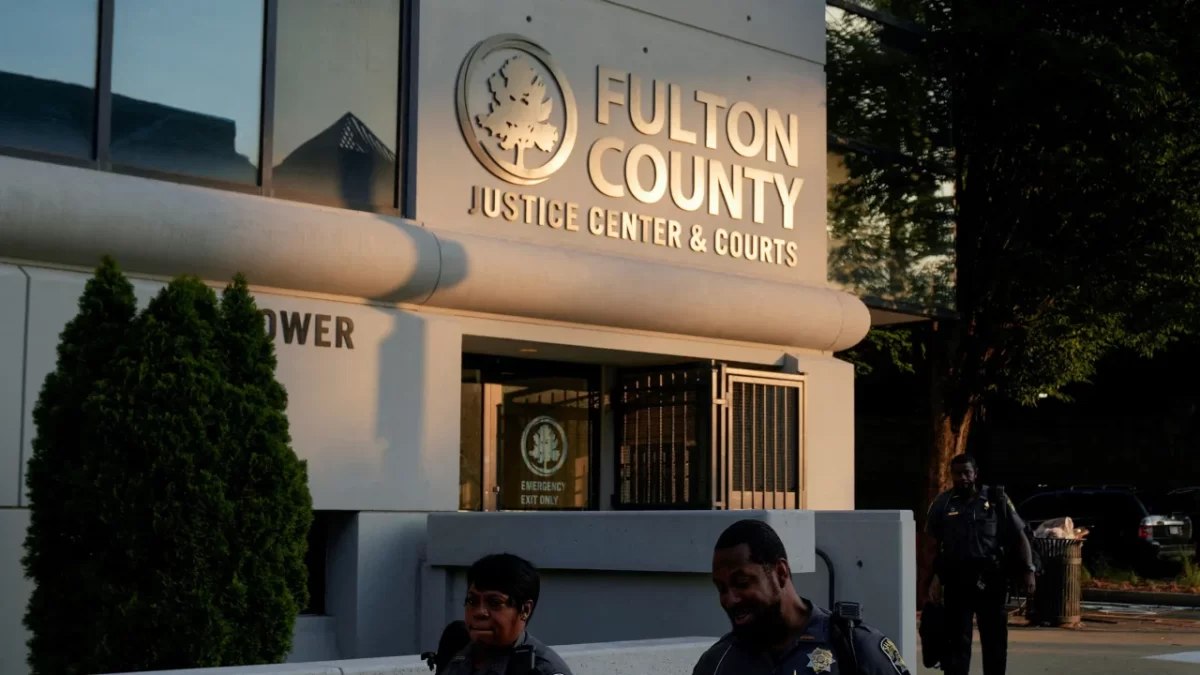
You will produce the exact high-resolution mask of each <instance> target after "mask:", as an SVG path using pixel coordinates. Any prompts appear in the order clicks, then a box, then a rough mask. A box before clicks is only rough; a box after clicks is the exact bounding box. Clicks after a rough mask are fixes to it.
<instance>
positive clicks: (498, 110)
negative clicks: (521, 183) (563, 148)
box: [476, 56, 558, 166]
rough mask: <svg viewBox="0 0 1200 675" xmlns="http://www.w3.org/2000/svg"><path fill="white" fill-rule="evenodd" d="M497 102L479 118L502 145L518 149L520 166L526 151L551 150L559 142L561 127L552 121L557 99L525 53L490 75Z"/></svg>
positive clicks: (506, 147) (510, 148) (489, 85)
mask: <svg viewBox="0 0 1200 675" xmlns="http://www.w3.org/2000/svg"><path fill="white" fill-rule="evenodd" d="M488 88H489V89H490V90H491V92H492V97H493V98H494V99H495V100H494V102H493V103H492V104H491V105H490V106H489V107H488V114H486V115H479V116H478V117H477V118H476V119H477V121H478V122H479V126H481V127H483V128H485V129H487V130H488V131H489V132H491V134H492V135H493V136H496V137H497V138H499V139H500V147H501V148H503V149H505V150H512V149H513V148H516V150H517V162H516V164H517V166H524V151H525V150H526V149H528V148H533V147H536V148H537V149H538V150H541V151H542V152H550V151H551V150H553V149H554V144H555V143H558V128H557V127H555V126H554V125H553V124H551V123H550V122H549V121H548V120H549V119H550V113H551V112H552V111H553V110H554V102H553V101H551V100H550V99H549V98H547V97H546V83H545V82H544V81H543V80H542V76H541V75H539V74H538V72H537V71H536V70H535V69H534V68H533V66H532V65H530V63H529V59H527V58H525V57H523V56H514V57H512V58H511V59H509V60H507V61H505V62H504V65H503V66H501V67H500V70H499V71H498V72H496V73H495V74H493V75H492V76H491V77H490V78H488Z"/></svg>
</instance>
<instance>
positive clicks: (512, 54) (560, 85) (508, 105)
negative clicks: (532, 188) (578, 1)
mask: <svg viewBox="0 0 1200 675" xmlns="http://www.w3.org/2000/svg"><path fill="white" fill-rule="evenodd" d="M457 90H458V95H457V99H458V101H457V108H458V125H459V127H460V128H461V129H462V133H463V138H464V139H465V140H466V141H467V146H468V147H470V148H471V153H472V154H474V155H475V158H476V159H478V160H479V163H480V164H483V166H484V168H486V169H487V170H488V171H491V172H492V174H494V175H495V176H496V177H497V178H500V179H502V180H505V181H508V182H509V183H514V184H517V185H537V184H538V183H541V182H542V181H544V180H546V179H547V178H549V177H550V176H551V175H552V174H553V173H554V172H555V171H558V170H559V169H560V168H562V166H563V164H565V163H566V161H567V157H568V156H570V154H571V149H572V148H573V147H574V146H575V133H576V131H577V128H578V124H579V120H578V114H577V111H576V109H575V95H574V94H573V93H572V92H571V85H570V84H568V83H567V78H566V77H564V76H563V74H562V72H561V71H559V69H558V66H556V65H554V60H553V59H551V58H550V54H548V53H547V52H546V50H544V49H542V48H541V47H540V46H538V45H537V44H535V43H534V42H532V41H530V40H527V39H525V38H523V37H521V36H519V35H497V36H495V37H492V38H488V39H487V40H484V41H483V42H480V43H479V44H477V45H475V47H474V48H473V49H471V51H470V52H468V53H467V57H466V59H464V60H463V64H462V67H461V68H459V71H458V86H457Z"/></svg>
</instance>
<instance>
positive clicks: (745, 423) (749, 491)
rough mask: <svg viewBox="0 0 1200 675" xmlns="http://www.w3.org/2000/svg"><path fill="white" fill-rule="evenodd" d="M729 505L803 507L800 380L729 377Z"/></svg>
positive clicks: (738, 506)
mask: <svg viewBox="0 0 1200 675" xmlns="http://www.w3.org/2000/svg"><path fill="white" fill-rule="evenodd" d="M728 391H729V394H730V396H729V402H728V403H729V406H730V409H729V448H728V453H729V474H730V484H729V492H730V504H729V508H768V509H778V508H800V507H801V506H802V504H801V501H802V500H801V498H800V490H801V486H800V470H801V468H800V462H801V460H802V456H801V447H800V445H801V444H800V436H801V432H802V429H801V419H800V417H801V415H802V406H801V399H800V397H801V388H800V385H799V383H791V382H789V383H786V384H784V383H781V384H766V383H763V382H759V381H755V380H754V379H753V378H746V379H739V378H736V377H731V378H730V382H729V389H728Z"/></svg>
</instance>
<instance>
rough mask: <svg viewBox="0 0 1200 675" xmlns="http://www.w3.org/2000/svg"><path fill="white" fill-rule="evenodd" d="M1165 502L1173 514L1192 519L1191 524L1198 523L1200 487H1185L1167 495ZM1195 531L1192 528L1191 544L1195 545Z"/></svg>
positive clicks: (1199, 517)
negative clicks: (1180, 514) (1176, 513)
mask: <svg viewBox="0 0 1200 675" xmlns="http://www.w3.org/2000/svg"><path fill="white" fill-rule="evenodd" d="M1166 499H1167V501H1168V502H1169V504H1170V508H1171V510H1172V511H1174V512H1178V513H1182V514H1184V515H1185V516H1187V517H1188V518H1191V519H1192V523H1193V524H1194V523H1196V522H1197V521H1200V487H1185V488H1180V489H1178V490H1172V491H1171V492H1169V493H1167V496H1166ZM1196 529H1197V528H1195V527H1193V528H1192V543H1196V534H1197V532H1196Z"/></svg>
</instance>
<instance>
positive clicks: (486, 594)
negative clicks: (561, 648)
mask: <svg viewBox="0 0 1200 675" xmlns="http://www.w3.org/2000/svg"><path fill="white" fill-rule="evenodd" d="M540 589H541V579H540V578H539V577H538V573H537V569H536V568H534V566H533V565H532V564H531V563H529V562H528V561H526V560H524V559H522V558H519V557H517V556H515V555H512V554H509V553H499V554H495V555H489V556H485V557H483V558H480V559H479V560H477V561H476V562H475V564H474V565H471V568H470V569H469V570H467V598H466V614H465V619H466V624H467V632H468V633H469V634H470V636H471V644H469V645H467V647H466V648H465V649H463V650H462V651H461V652H459V653H458V654H457V655H456V656H455V657H454V658H453V659H451V660H450V663H449V664H448V665H447V666H446V669H445V671H444V673H445V675H482V674H485V673H490V674H492V675H571V670H570V669H569V668H567V664H566V663H564V662H563V660H562V659H561V658H560V657H559V656H558V654H556V653H555V652H554V650H553V649H550V648H549V647H547V646H546V645H544V644H542V643H541V642H540V641H538V640H537V638H535V637H533V636H532V635H530V634H529V632H528V631H527V630H526V626H527V625H528V623H529V620H530V619H531V618H533V610H534V609H535V608H536V607H537V602H538V594H539V591H540Z"/></svg>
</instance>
